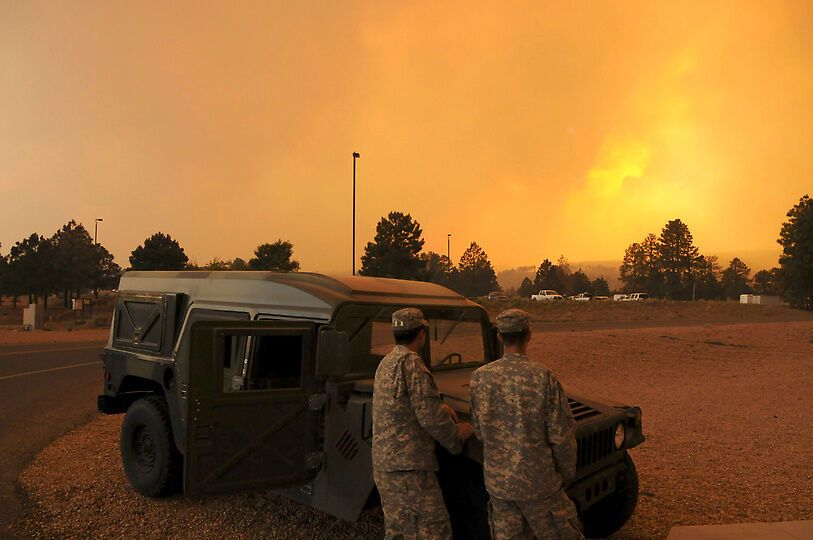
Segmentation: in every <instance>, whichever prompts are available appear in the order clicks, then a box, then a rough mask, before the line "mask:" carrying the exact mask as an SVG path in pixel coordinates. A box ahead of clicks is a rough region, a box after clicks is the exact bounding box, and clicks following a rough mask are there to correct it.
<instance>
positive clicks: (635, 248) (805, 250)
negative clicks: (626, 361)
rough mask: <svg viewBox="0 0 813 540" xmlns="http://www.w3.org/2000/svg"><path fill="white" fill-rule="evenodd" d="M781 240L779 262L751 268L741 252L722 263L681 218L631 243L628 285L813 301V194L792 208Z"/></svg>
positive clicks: (686, 295) (624, 266) (629, 288)
mask: <svg viewBox="0 0 813 540" xmlns="http://www.w3.org/2000/svg"><path fill="white" fill-rule="evenodd" d="M787 216H788V218H789V219H788V221H787V222H785V223H784V224H783V225H782V229H781V231H780V236H779V239H778V242H779V244H780V245H781V246H782V248H783V250H782V255H781V256H780V258H779V266H778V267H775V268H770V269H764V270H760V271H759V272H757V273H756V274H754V276H753V277H752V276H751V269H750V268H749V267H748V266H747V265H746V264H745V263H744V262H743V261H742V260H741V259H739V258H738V257H734V258H733V259H731V261H729V263H728V266H727V267H725V268H722V266H721V265H720V262H719V259H718V258H717V257H716V256H709V255H702V254H701V253H700V250H699V248H698V247H697V246H695V245H694V240H693V238H692V233H691V231H690V230H689V227H688V226H687V225H686V224H685V223H683V222H682V221H681V220H680V219H674V220H671V221H669V222H668V223H666V225H664V227H663V229H662V230H661V234H660V236H656V235H655V234H652V233H650V234H648V235H647V236H646V237H645V238H644V239H643V240H642V241H641V242H634V243H632V244H630V245H629V247H627V249H626V251H625V253H624V259H623V262H622V263H621V266H620V268H619V274H620V279H621V281H622V283H623V284H624V286H623V291H624V292H627V293H631V292H646V293H648V294H649V295H650V296H653V297H657V298H669V299H675V300H693V299H715V300H722V299H737V298H739V296H740V295H741V294H748V293H756V294H764V295H776V296H782V297H783V298H784V299H785V300H786V301H787V302H789V303H790V304H791V305H792V306H794V307H799V308H805V309H810V308H811V307H813V199H810V197H808V196H807V195H805V196H804V197H802V198H801V199H800V200H799V203H798V204H796V205H795V206H794V207H793V208H791V210H790V211H788V213H787Z"/></svg>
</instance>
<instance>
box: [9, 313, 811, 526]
mask: <svg viewBox="0 0 813 540" xmlns="http://www.w3.org/2000/svg"><path fill="white" fill-rule="evenodd" d="M531 354H533V355H535V356H536V358H539V359H540V360H541V361H543V362H545V363H547V364H548V365H549V366H550V367H552V368H553V369H554V370H555V371H556V372H557V373H558V374H559V377H560V379H562V381H563V382H564V383H565V384H566V386H571V387H574V388H579V389H580V390H582V391H584V392H586V393H589V394H594V395H605V396H608V397H613V398H615V399H618V400H620V401H627V402H629V403H633V404H637V405H640V406H641V407H642V409H643V410H644V430H645V433H646V434H647V436H648V440H647V442H646V443H644V444H643V445H642V446H641V447H639V448H638V449H635V450H633V451H632V454H633V457H634V459H635V461H636V464H637V466H638V471H639V475H640V481H641V497H640V501H639V505H638V509H637V511H636V513H635V515H634V516H633V518H632V520H631V521H630V522H629V523H628V524H627V525H626V526H625V527H624V529H622V530H621V531H620V532H619V533H617V534H616V535H615V538H618V539H643V538H647V539H649V538H663V537H665V536H666V534H667V533H668V531H669V529H670V527H671V526H672V525H676V524H683V525H688V524H717V523H737V522H752V521H763V522H767V521H781V520H796V519H811V518H813V490H811V489H810V486H811V485H813V430H811V429H810V421H809V413H808V412H807V410H808V402H809V398H810V388H811V387H813V370H811V367H813V366H811V364H813V323H810V322H795V323H763V324H741V325H729V326H705V327H683V328H661V329H658V328H649V329H637V330H616V331H611V332H608V331H584V332H559V333H545V334H543V335H540V336H538V337H537V339H536V340H535V341H534V342H533V344H532V351H531ZM120 422H121V417H120V416H119V417H99V418H98V419H97V420H95V421H93V422H91V423H89V424H87V425H85V426H83V427H81V428H79V429H77V430H76V431H74V432H72V433H70V434H68V435H67V436H65V437H63V438H61V439H59V440H57V441H55V442H54V443H53V444H52V445H51V446H49V447H48V448H47V449H46V450H44V451H43V452H42V453H41V454H40V455H39V456H38V457H37V458H36V459H35V460H34V462H33V463H32V464H31V465H30V466H29V467H28V469H26V471H25V472H24V473H23V475H22V476H21V477H20V485H21V487H22V488H23V490H24V491H25V493H26V494H27V495H28V497H29V507H30V508H29V511H28V513H27V515H26V516H25V517H24V518H23V519H22V520H21V521H19V522H18V523H17V524H15V525H14V529H13V530H14V531H16V532H17V533H18V534H20V535H24V536H45V537H57V536H58V537H101V536H105V537H132V536H134V535H138V536H146V537H158V536H161V537H167V536H168V537H177V538H180V537H184V538H186V537H190V536H194V537H200V538H249V537H252V538H253V537H267V538H286V539H295V538H317V537H319V538H380V537H381V536H382V534H383V530H382V518H381V513H380V511H377V510H370V511H368V512H367V513H365V514H364V515H363V516H362V518H361V519H360V520H359V521H358V522H357V523H346V522H342V521H340V520H337V519H334V518H332V517H330V516H327V515H325V514H322V513H320V512H317V511H315V510H312V509H310V508H308V507H305V506H302V505H299V504H297V503H293V502H290V501H288V500H286V499H283V498H280V497H277V496H274V495H273V494H270V493H267V492H257V493H249V494H241V495H231V496H223V497H216V498H214V497H213V498H206V499H201V500H189V499H184V498H182V497H173V498H169V499H164V500H157V501H156V500H150V499H146V498H143V497H141V496H139V495H137V494H136V493H135V492H134V491H132V490H131V489H130V488H129V486H128V484H127V481H126V479H125V478H124V474H123V472H122V469H121V465H120V462H119V456H118V430H119V426H120Z"/></svg>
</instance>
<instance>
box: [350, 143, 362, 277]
mask: <svg viewBox="0 0 813 540" xmlns="http://www.w3.org/2000/svg"><path fill="white" fill-rule="evenodd" d="M360 157H361V154H359V153H358V152H353V248H352V250H351V251H352V253H353V275H354V276H355V275H356V160H357V159H358V158H360Z"/></svg>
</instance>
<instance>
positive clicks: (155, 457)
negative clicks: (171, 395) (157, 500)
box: [121, 396, 181, 497]
mask: <svg viewBox="0 0 813 540" xmlns="http://www.w3.org/2000/svg"><path fill="white" fill-rule="evenodd" d="M121 462H122V465H123V466H124V473H125V474H126V475H127V479H128V480H129V481H130V484H131V485H132V486H133V487H134V488H135V489H136V491H138V492H139V493H141V494H142V495H146V496H148V497H158V496H160V495H166V494H168V493H171V492H173V491H175V490H177V489H178V487H179V486H180V479H181V456H180V453H179V452H178V449H177V448H175V443H174V442H173V440H172V425H171V424H170V420H169V410H168V408H167V402H166V400H165V399H164V398H163V397H161V396H149V397H146V398H141V399H139V400H138V401H136V402H134V403H133V404H132V405H130V407H129V408H128V409H127V415H126V416H125V417H124V422H123V423H122V425H121Z"/></svg>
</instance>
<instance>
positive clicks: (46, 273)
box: [0, 220, 121, 308]
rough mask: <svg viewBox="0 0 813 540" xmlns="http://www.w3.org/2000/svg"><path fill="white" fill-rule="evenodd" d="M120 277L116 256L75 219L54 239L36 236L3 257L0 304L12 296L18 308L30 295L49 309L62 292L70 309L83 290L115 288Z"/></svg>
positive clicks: (0, 269) (24, 240)
mask: <svg viewBox="0 0 813 540" xmlns="http://www.w3.org/2000/svg"><path fill="white" fill-rule="evenodd" d="M120 274H121V268H119V266H118V265H117V264H116V263H115V262H114V261H113V255H111V254H110V252H109V251H107V249H105V247H104V246H102V245H101V244H97V243H95V242H94V241H93V239H92V238H91V236H90V233H88V231H87V229H85V227H84V226H83V225H82V224H81V223H79V224H77V223H76V221H73V220H71V221H69V222H68V223H66V224H65V225H63V226H62V228H60V229H59V230H58V231H56V232H55V233H54V234H53V235H51V236H50V237H47V236H40V235H39V234H37V233H32V234H31V235H29V236H27V237H25V238H23V239H22V240H20V241H18V242H16V243H15V244H14V245H13V246H12V247H11V249H10V250H9V252H8V253H7V254H6V255H3V254H0V301H2V296H3V295H10V296H11V297H12V302H13V304H14V306H15V307H16V306H17V299H18V298H19V297H20V296H27V297H28V301H29V303H36V302H38V301H39V300H40V299H42V300H43V301H44V302H45V304H46V307H47V303H48V296H49V295H53V294H55V293H61V294H62V298H63V305H64V307H66V308H67V307H70V302H71V299H72V298H74V297H78V296H80V294H81V292H82V291H83V290H93V291H96V292H97V291H98V290H99V289H106V288H111V287H115V284H116V283H118V278H119V276H120Z"/></svg>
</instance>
